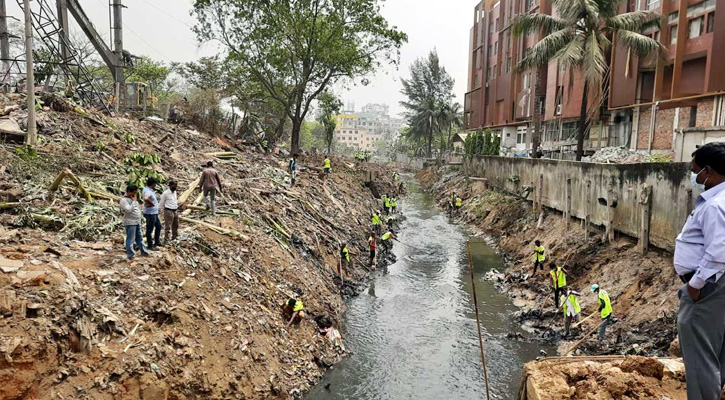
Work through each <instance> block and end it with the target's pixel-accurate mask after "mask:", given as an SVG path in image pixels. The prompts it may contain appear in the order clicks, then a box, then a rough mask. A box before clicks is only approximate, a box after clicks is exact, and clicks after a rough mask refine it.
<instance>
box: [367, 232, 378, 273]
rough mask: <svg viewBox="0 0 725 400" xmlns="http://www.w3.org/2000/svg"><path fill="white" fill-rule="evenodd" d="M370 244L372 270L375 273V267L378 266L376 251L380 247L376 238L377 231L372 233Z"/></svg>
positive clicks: (369, 239)
mask: <svg viewBox="0 0 725 400" xmlns="http://www.w3.org/2000/svg"><path fill="white" fill-rule="evenodd" d="M368 244H369V245H370V269H372V270H373V271H375V265H376V264H377V263H376V261H377V259H376V257H375V250H376V248H377V246H378V238H377V237H376V236H375V231H372V232H370V237H369V238H368Z"/></svg>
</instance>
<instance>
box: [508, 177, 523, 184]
mask: <svg viewBox="0 0 725 400" xmlns="http://www.w3.org/2000/svg"><path fill="white" fill-rule="evenodd" d="M507 180H508V181H509V182H511V183H513V184H514V185H518V184H519V183H521V177H520V176H518V175H514V176H510V177H508V179H507Z"/></svg>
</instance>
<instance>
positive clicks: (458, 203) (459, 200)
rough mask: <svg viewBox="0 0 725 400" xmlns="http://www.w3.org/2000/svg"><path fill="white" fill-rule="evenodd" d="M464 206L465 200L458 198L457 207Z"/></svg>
mask: <svg viewBox="0 0 725 400" xmlns="http://www.w3.org/2000/svg"><path fill="white" fill-rule="evenodd" d="M462 205H463V200H461V198H460V197H456V207H460V206H462Z"/></svg>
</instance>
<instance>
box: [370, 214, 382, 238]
mask: <svg viewBox="0 0 725 400" xmlns="http://www.w3.org/2000/svg"><path fill="white" fill-rule="evenodd" d="M372 223H373V232H374V233H377V234H379V233H380V229H381V228H382V226H383V221H382V220H381V219H380V211H377V212H376V211H373V220H372Z"/></svg>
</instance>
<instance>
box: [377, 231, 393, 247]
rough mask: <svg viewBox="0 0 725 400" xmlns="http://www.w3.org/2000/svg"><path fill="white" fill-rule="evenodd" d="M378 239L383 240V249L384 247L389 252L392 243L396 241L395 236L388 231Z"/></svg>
mask: <svg viewBox="0 0 725 400" xmlns="http://www.w3.org/2000/svg"><path fill="white" fill-rule="evenodd" d="M380 239H382V240H383V247H385V249H386V250H390V249H391V248H392V247H393V242H392V241H393V240H396V238H395V235H393V233H392V232H390V231H387V232H385V233H383V236H381V237H380Z"/></svg>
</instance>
